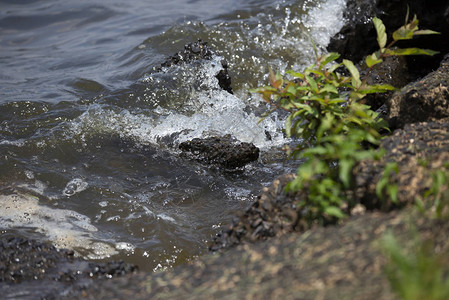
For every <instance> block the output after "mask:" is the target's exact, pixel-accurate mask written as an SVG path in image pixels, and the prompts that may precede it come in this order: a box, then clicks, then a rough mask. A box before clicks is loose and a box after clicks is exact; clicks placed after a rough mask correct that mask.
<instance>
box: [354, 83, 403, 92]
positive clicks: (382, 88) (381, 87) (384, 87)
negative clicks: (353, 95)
mask: <svg viewBox="0 0 449 300" xmlns="http://www.w3.org/2000/svg"><path fill="white" fill-rule="evenodd" d="M395 90H397V89H396V88H395V87H394V86H392V85H389V84H373V85H364V86H363V87H362V88H361V89H359V90H358V92H359V93H362V94H373V93H385V92H388V91H395Z"/></svg>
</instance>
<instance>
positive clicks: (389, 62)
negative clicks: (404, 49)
mask: <svg viewBox="0 0 449 300" xmlns="http://www.w3.org/2000/svg"><path fill="white" fill-rule="evenodd" d="M361 75H362V77H364V76H365V75H366V76H367V79H366V82H367V83H368V84H372V85H374V84H389V85H392V86H394V87H395V88H402V87H404V86H405V85H406V84H407V83H409V82H410V80H409V73H408V68H407V62H406V60H405V58H404V57H401V56H392V57H388V58H386V59H385V60H384V61H383V62H382V63H380V64H377V65H375V66H374V67H373V69H372V70H371V72H369V73H367V69H366V67H365V69H363V68H362V72H361ZM392 95H393V91H391V92H386V93H376V94H368V95H366V96H365V97H364V98H363V100H362V102H363V103H365V104H368V105H369V106H371V109H372V110H377V109H379V108H380V107H381V106H382V105H384V104H386V102H387V99H389V98H390V97H391V96H392Z"/></svg>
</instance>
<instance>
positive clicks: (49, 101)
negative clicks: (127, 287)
mask: <svg viewBox="0 0 449 300" xmlns="http://www.w3.org/2000/svg"><path fill="white" fill-rule="evenodd" d="M344 4H345V0H313V1H308V0H296V1H293V0H290V1H288V0H285V1H267V0H238V1H237V0H220V1H218V0H168V1H151V0H150V1H144V0H127V1H124V0H109V1H99V0H90V1H69V0H45V1H44V0H35V1H32V0H28V1H25V0H0V232H1V234H19V235H22V236H25V237H29V238H35V239H40V240H50V241H51V242H52V243H53V244H55V245H56V246H57V247H62V248H72V249H75V250H76V251H77V253H78V254H79V255H81V256H83V257H86V258H88V259H92V260H100V261H101V260H110V259H115V260H116V259H123V260H125V261H127V262H131V263H135V264H137V265H138V266H139V267H140V269H142V270H149V271H150V270H159V269H164V268H167V267H172V266H175V265H177V264H181V263H185V262H186V261H188V260H191V259H193V258H194V257H196V256H198V255H200V254H202V253H205V252H207V245H208V241H210V240H211V238H212V237H213V235H214V234H215V233H217V232H218V230H219V229H220V226H223V225H225V224H226V223H227V222H229V221H230V220H231V218H232V217H233V216H234V215H235V213H236V212H237V211H239V210H242V209H243V208H245V207H247V206H248V205H249V204H250V203H251V200H252V199H253V198H254V197H255V196H256V195H257V194H258V193H259V192H260V190H261V188H262V187H263V186H267V185H269V184H270V182H271V181H272V180H273V179H274V178H275V177H276V176H277V175H279V174H282V173H285V172H292V171H294V167H295V166H294V164H292V163H290V162H285V161H284V157H283V155H282V152H281V150H280V148H281V147H282V145H283V144H284V143H286V142H288V141H286V140H285V139H284V136H283V134H282V131H281V130H282V126H283V117H282V116H280V115H279V116H276V115H273V116H272V117H270V118H267V119H265V121H263V122H261V123H258V121H259V119H260V115H261V114H262V113H263V112H265V111H266V110H267V107H266V105H265V104H264V103H262V101H261V100H260V98H259V97H258V96H257V95H252V94H251V93H250V92H249V90H250V89H251V88H255V87H257V86H260V85H265V84H266V82H267V73H268V70H269V68H273V69H275V70H280V71H283V70H285V69H289V68H296V69H301V68H302V67H303V66H305V65H307V64H309V63H310V62H311V61H312V58H313V57H314V54H313V50H312V46H311V43H310V41H309V38H308V37H307V36H308V35H306V34H305V31H307V32H308V34H309V35H310V36H312V38H313V39H314V40H315V41H316V43H317V44H318V46H319V47H325V46H326V44H327V43H328V41H329V38H330V37H331V36H332V35H333V34H335V33H336V32H338V30H339V29H340V28H341V26H342V25H343V20H342V13H343V9H344ZM197 39H202V40H204V41H207V42H208V44H209V45H210V46H211V47H212V48H213V49H214V50H215V52H216V54H215V55H214V58H213V59H212V60H211V61H202V62H200V63H197V64H194V65H185V66H179V67H170V68H165V69H163V70H162V71H158V72H156V71H154V70H153V68H155V67H158V66H160V64H161V63H162V62H163V61H164V59H166V58H167V57H168V56H169V55H172V54H173V53H175V52H177V51H179V50H181V49H183V46H184V44H186V43H188V42H193V41H196V40H197ZM223 58H225V59H226V60H227V61H228V64H229V71H230V75H231V77H232V86H233V89H234V91H235V94H234V95H231V94H228V93H227V92H224V91H221V90H220V89H219V88H218V82H217V80H216V79H215V77H214V75H215V74H216V72H218V70H219V66H220V61H221V60H222V59H223ZM267 133H269V136H271V139H268V138H267V136H268V135H267ZM224 134H232V135H233V136H234V137H236V138H238V139H239V140H241V141H245V142H252V143H254V144H255V145H256V146H258V147H259V148H260V149H261V157H260V159H259V160H258V161H257V162H255V163H252V164H250V165H248V166H246V167H245V168H243V169H242V170H240V171H238V172H229V171H225V170H220V169H217V168H211V167H208V166H206V165H203V164H201V163H199V162H195V161H191V160H189V159H187V158H183V157H180V156H179V150H178V147H177V146H178V145H179V143H180V142H182V141H185V140H188V139H191V138H194V137H207V136H210V135H224Z"/></svg>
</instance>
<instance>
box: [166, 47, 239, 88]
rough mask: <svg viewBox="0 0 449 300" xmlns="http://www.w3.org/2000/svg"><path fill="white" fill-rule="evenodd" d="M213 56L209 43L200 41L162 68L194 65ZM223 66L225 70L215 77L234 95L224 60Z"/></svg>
mask: <svg viewBox="0 0 449 300" xmlns="http://www.w3.org/2000/svg"><path fill="white" fill-rule="evenodd" d="M213 55H214V51H213V50H212V48H211V47H209V46H208V45H207V42H203V41H202V40H198V41H196V42H193V43H188V44H186V45H185V46H184V49H183V50H181V51H179V52H177V53H175V54H173V55H172V56H170V57H168V58H167V60H166V61H165V62H163V63H162V64H161V68H163V67H166V68H168V67H171V66H176V65H181V64H185V63H193V62H195V61H198V60H211V59H212V57H213ZM221 65H222V67H223V68H222V69H221V70H220V71H219V72H218V73H217V74H216V75H215V77H216V78H217V79H218V85H219V86H220V87H221V88H222V89H223V90H225V91H227V92H228V93H230V94H232V93H233V91H232V87H231V77H230V76H229V73H228V63H227V62H226V60H223V61H222V62H221ZM161 68H159V69H158V70H160V69H161Z"/></svg>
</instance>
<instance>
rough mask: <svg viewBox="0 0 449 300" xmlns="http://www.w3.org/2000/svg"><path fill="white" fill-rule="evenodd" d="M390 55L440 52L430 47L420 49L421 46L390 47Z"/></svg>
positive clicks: (431, 54)
mask: <svg viewBox="0 0 449 300" xmlns="http://www.w3.org/2000/svg"><path fill="white" fill-rule="evenodd" d="M386 53H387V54H388V55H430V56H433V55H435V54H438V53H440V52H438V51H433V50H430V49H420V48H405V49H393V50H391V49H389V50H388V51H386Z"/></svg>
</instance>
